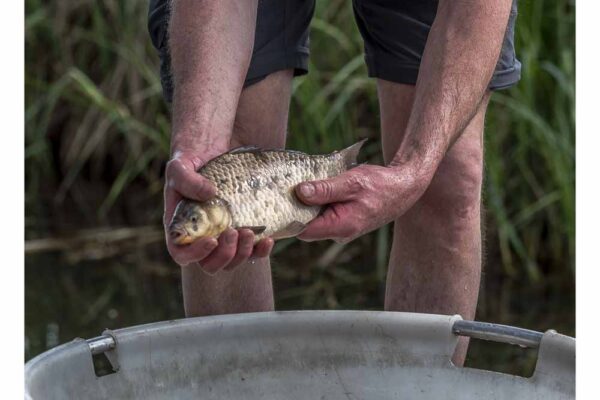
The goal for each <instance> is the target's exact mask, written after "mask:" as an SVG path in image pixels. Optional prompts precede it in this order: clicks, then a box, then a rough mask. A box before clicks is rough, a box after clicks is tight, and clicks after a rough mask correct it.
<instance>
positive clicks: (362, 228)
mask: <svg viewBox="0 0 600 400" xmlns="http://www.w3.org/2000/svg"><path fill="white" fill-rule="evenodd" d="M422 181H423V180H422V179H419V178H417V176H416V174H415V173H412V171H410V170H409V169H408V168H404V167H402V166H394V167H381V166H377V165H360V166H358V167H356V168H353V169H351V170H349V171H346V172H344V173H343V174H340V175H338V176H336V177H334V178H330V179H325V180H321V181H310V182H303V183H301V184H299V185H298V186H297V187H296V194H297V195H298V198H299V199H300V200H301V201H302V202H303V203H306V204H308V205H327V208H326V209H325V210H324V212H323V213H322V214H321V215H319V216H318V217H317V218H315V219H314V220H312V221H311V222H310V223H309V224H308V226H307V227H306V229H305V230H304V231H303V232H302V234H300V235H299V236H298V238H300V239H302V240H306V241H312V240H322V239H334V240H335V241H337V242H341V243H346V242H349V241H351V240H353V239H355V238H357V237H358V236H361V235H363V234H365V233H367V232H370V231H372V230H375V229H377V228H379V227H380V226H382V225H384V224H387V223H389V222H391V221H393V220H394V219H396V218H398V217H399V216H401V215H402V214H404V212H406V211H407V210H408V209H409V208H410V207H411V206H412V205H413V204H414V203H415V202H416V201H417V200H418V199H419V197H421V195H422V194H423V192H424V191H425V188H426V187H427V185H423V184H422V183H423V182H422Z"/></svg>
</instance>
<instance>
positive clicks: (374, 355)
mask: <svg viewBox="0 0 600 400" xmlns="http://www.w3.org/2000/svg"><path fill="white" fill-rule="evenodd" d="M458 335H465V336H471V337H479V338H483V339H489V340H495V341H501V342H507V343H508V342H510V343H513V344H519V345H521V346H529V347H538V346H539V353H538V360H537V365H536V368H535V373H534V374H533V376H532V377H531V378H524V377H519V376H512V375H508V374H503V373H498V372H492V371H484V370H478V369H470V368H460V367H456V366H454V365H453V364H452V363H451V361H450V358H451V356H452V354H453V352H454V348H455V346H456V343H457V339H458ZM102 353H104V354H105V355H106V357H107V358H108V359H109V360H110V364H111V365H112V368H113V369H114V370H115V371H116V372H114V373H111V374H108V375H105V376H96V373H95V370H94V367H93V360H92V357H93V354H96V355H97V354H102ZM25 388H26V398H31V399H49V400H51V399H165V398H167V399H200V398H201V399H227V398H231V399H242V398H243V399H265V398H272V399H442V398H443V399H511V400H515V399H530V400H533V399H544V400H547V399H572V398H574V397H575V339H573V338H571V337H568V336H564V335H560V334H558V333H556V332H554V331H548V332H546V333H544V334H541V333H538V332H534V331H528V330H524V329H518V328H512V327H505V326H501V325H493V324H483V323H478V322H470V321H463V320H461V318H460V317H459V316H442V315H430V314H412V313H396V312H371V311H297V312H268V313H254V314H238V315H225V316H214V317H205V318H190V319H185V320H177V321H170V322H161V323H155V324H149V325H142V326H137V327H132V328H125V329H119V330H115V331H106V332H105V333H104V334H103V336H100V337H98V338H94V339H90V340H87V341H86V340H83V339H75V340H74V341H72V342H70V343H67V344H65V345H62V346H59V347H57V348H55V349H52V350H50V351H47V352H45V353H43V354H41V355H39V356H38V357H36V358H34V359H32V360H31V361H29V362H28V363H27V364H26V366H25Z"/></svg>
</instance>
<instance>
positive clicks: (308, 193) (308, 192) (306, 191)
mask: <svg viewBox="0 0 600 400" xmlns="http://www.w3.org/2000/svg"><path fill="white" fill-rule="evenodd" d="M300 193H302V195H303V196H304V197H312V195H313V194H314V193H315V186H314V185H313V184H312V183H303V184H302V185H300Z"/></svg>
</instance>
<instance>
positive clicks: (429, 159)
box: [388, 145, 444, 189]
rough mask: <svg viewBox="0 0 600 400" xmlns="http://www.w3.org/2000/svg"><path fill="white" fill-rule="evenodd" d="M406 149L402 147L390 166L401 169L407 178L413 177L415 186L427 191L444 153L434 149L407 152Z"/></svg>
mask: <svg viewBox="0 0 600 400" xmlns="http://www.w3.org/2000/svg"><path fill="white" fill-rule="evenodd" d="M406 147H407V146H404V145H402V146H401V147H400V149H399V150H398V152H397V153H396V155H395V156H394V158H393V159H392V161H391V162H390V163H389V165H388V166H389V167H390V168H394V169H401V170H402V171H403V174H404V175H405V176H410V177H411V179H412V181H413V184H414V185H415V186H417V187H423V188H424V189H425V188H427V186H429V183H430V182H431V180H432V179H433V176H434V175H435V172H436V171H437V169H438V166H439V164H440V162H441V160H442V158H443V156H444V152H442V151H435V149H433V148H429V149H426V151H418V150H416V149H412V150H407V149H406Z"/></svg>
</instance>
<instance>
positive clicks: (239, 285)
mask: <svg viewBox="0 0 600 400" xmlns="http://www.w3.org/2000/svg"><path fill="white" fill-rule="evenodd" d="M291 82H292V71H291V70H285V71H279V72H276V73H273V74H271V75H269V76H268V77H267V78H266V79H264V80H262V81H260V82H259V83H256V84H254V85H252V86H250V87H248V88H247V89H244V90H243V91H242V95H241V97H240V101H239V104H238V108H237V113H236V118H235V125H234V128H233V136H232V139H231V147H232V148H234V147H239V146H244V145H256V146H260V147H267V148H275V147H284V146H285V136H286V131H287V119H288V110H289V105H290V96H291V88H292V85H291ZM182 286H183V300H184V304H185V314H186V315H187V316H188V317H193V316H202V315H215V314H234V313H243V312H254V311H271V310H273V309H274V301H273V286H272V282H271V265H270V263H269V259H268V258H264V259H258V260H256V261H255V263H254V264H252V263H245V264H242V265H239V266H238V267H237V268H235V269H234V270H232V271H225V270H224V271H221V272H219V273H217V274H216V275H214V276H210V275H208V274H206V273H205V272H204V271H203V270H202V269H200V268H198V267H185V268H182Z"/></svg>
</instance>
